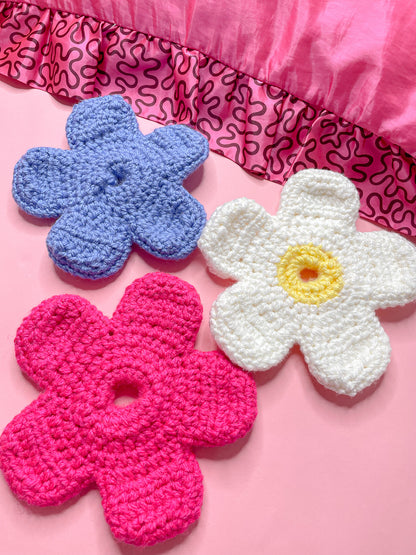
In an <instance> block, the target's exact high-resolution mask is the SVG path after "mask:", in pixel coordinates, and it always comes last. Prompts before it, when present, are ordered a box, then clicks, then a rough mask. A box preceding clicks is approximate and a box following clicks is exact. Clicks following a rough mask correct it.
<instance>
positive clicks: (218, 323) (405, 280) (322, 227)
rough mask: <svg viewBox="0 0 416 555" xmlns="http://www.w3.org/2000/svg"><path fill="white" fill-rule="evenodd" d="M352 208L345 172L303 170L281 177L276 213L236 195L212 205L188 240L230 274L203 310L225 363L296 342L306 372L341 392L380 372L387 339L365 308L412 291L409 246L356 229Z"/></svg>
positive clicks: (218, 270)
mask: <svg viewBox="0 0 416 555" xmlns="http://www.w3.org/2000/svg"><path fill="white" fill-rule="evenodd" d="M358 209H359V197H358V192H357V190H356V188H355V186H354V185H353V184H352V183H351V182H350V181H349V180H348V179H347V178H346V177H344V176H343V175H341V174H338V173H335V172H331V171H326V170H315V169H308V170H303V171H300V172H299V173H297V174H295V175H294V176H292V177H291V178H290V179H289V180H288V182H287V184H286V185H285V187H284V189H283V192H282V196H281V201H280V207H279V210H278V212H277V214H276V216H271V215H270V214H268V213H267V212H266V211H265V210H264V209H263V208H262V207H261V206H259V205H258V204H256V203H255V202H254V201H253V200H248V199H246V198H241V199H237V200H234V201H231V202H229V203H227V204H224V205H223V206H221V207H219V208H218V209H217V210H216V211H215V212H214V214H213V215H212V217H211V219H210V220H209V222H208V224H207V226H206V227H205V229H204V231H203V233H202V235H201V238H200V240H199V243H198V244H199V248H200V249H201V251H202V252H203V254H204V255H205V258H206V260H207V262H208V265H209V267H210V269H211V270H212V272H213V273H215V274H217V275H218V276H220V277H224V278H232V279H234V280H237V281H238V283H236V284H234V285H233V286H231V287H230V288H228V289H226V291H225V292H224V293H222V294H221V295H220V296H219V297H218V299H217V300H216V301H215V303H214V305H213V307H212V310H211V316H210V326H211V331H212V333H213V335H214V337H215V339H216V341H217V343H218V345H219V346H220V347H221V349H223V351H224V352H225V353H226V354H227V355H228V356H229V357H230V359H231V360H232V361H233V362H235V363H236V364H238V365H239V366H242V367H243V368H245V369H247V370H267V369H268V368H271V367H272V366H274V365H276V364H277V363H279V362H280V361H281V360H283V358H284V357H285V356H286V355H287V353H288V351H289V349H290V348H291V346H292V345H293V344H294V343H298V344H299V345H300V348H301V350H302V352H303V354H304V356H305V359H306V362H307V364H308V365H309V369H310V371H311V373H312V374H313V375H314V376H315V378H316V379H317V380H318V381H319V382H320V383H321V384H323V385H324V386H326V387H327V388H329V389H332V390H334V391H336V392H338V393H342V394H346V395H350V396H354V395H356V394H357V393H358V392H359V391H361V390H362V389H364V388H365V387H367V386H369V385H370V384H371V383H373V382H374V381H375V380H377V379H378V378H379V377H380V376H381V375H382V374H383V372H384V370H385V369H386V367H387V365H388V363H389V361H390V344H389V340H388V337H387V335H386V333H385V332H384V330H383V328H382V327H381V325H380V322H379V321H378V318H377V317H376V314H375V310H376V309H377V308H385V307H391V306H396V305H402V304H405V303H408V302H410V301H412V300H414V299H415V298H416V249H415V247H414V246H413V245H412V244H411V243H410V242H408V241H406V240H405V239H403V238H402V237H400V236H398V235H396V234H394V233H390V232H387V231H375V232H369V233H360V232H358V231H357V230H356V228H355V222H356V219H357V217H358Z"/></svg>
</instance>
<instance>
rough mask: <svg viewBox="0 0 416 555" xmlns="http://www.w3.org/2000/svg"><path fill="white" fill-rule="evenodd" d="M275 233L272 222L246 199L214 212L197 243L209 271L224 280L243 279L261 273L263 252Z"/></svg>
mask: <svg viewBox="0 0 416 555" xmlns="http://www.w3.org/2000/svg"><path fill="white" fill-rule="evenodd" d="M273 233H274V229H273V218H272V216H270V214H268V213H267V212H266V211H265V210H264V208H263V207H262V206H260V205H259V204H257V203H256V202H254V200H249V199H247V198H239V199H236V200H233V201H231V202H228V203H226V204H224V205H222V206H220V207H219V208H217V210H215V212H214V213H213V215H212V216H211V218H210V220H209V222H208V223H207V225H206V226H205V229H204V231H203V233H202V235H201V237H200V239H199V241H198V247H199V248H200V250H201V251H202V253H203V255H204V256H205V258H206V261H207V264H208V266H209V268H210V270H211V271H212V272H213V273H215V274H216V275H218V276H220V277H224V278H234V279H242V278H244V277H246V276H247V273H250V272H253V271H256V268H258V269H259V270H260V271H261V269H262V259H263V257H264V255H263V256H262V249H263V246H266V245H269V244H270V240H271V236H272V235H273Z"/></svg>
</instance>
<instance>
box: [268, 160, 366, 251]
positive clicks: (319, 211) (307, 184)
mask: <svg viewBox="0 0 416 555" xmlns="http://www.w3.org/2000/svg"><path fill="white" fill-rule="evenodd" d="M359 207H360V201H359V196H358V192H357V189H356V188H355V186H354V184H353V183H352V182H351V181H350V180H349V179H347V178H346V177H345V176H344V175H342V174H340V173H336V172H332V171H328V170H314V169H308V170H302V171H300V172H298V173H296V174H294V175H293V176H292V177H290V179H288V181H287V183H286V185H285V186H284V188H283V191H282V196H281V199H280V206H279V210H278V213H277V215H276V216H275V218H276V220H277V227H278V229H279V232H281V233H282V234H283V235H284V237H285V238H286V239H288V240H289V241H290V242H291V244H296V243H298V244H305V243H310V242H311V243H313V244H315V245H316V246H318V245H320V244H322V241H323V240H325V239H326V240H328V241H329V243H331V242H333V243H334V244H337V242H338V241H339V240H342V237H345V236H349V235H350V234H351V233H353V232H354V230H355V221H356V219H357V217H358V210H359Z"/></svg>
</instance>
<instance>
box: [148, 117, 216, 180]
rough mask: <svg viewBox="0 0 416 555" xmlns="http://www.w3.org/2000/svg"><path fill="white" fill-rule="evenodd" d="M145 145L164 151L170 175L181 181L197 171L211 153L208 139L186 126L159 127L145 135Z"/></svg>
mask: <svg viewBox="0 0 416 555" xmlns="http://www.w3.org/2000/svg"><path fill="white" fill-rule="evenodd" d="M145 143H147V144H148V145H149V147H150V148H151V147H152V146H156V147H157V148H158V149H159V150H160V149H162V150H163V151H164V153H165V157H166V158H167V169H168V172H169V174H170V175H172V176H173V175H174V176H176V177H177V178H178V179H180V180H181V181H183V180H184V179H185V178H186V177H188V175H190V174H191V173H192V172H193V171H195V170H196V168H197V167H198V166H200V165H201V164H202V162H203V161H204V160H205V159H206V158H207V156H208V153H209V145H208V141H207V139H206V138H205V137H204V136H203V135H201V133H198V131H194V130H193V129H191V128H190V127H186V125H168V126H167V127H159V128H158V129H155V130H154V131H153V132H152V133H150V134H149V135H145Z"/></svg>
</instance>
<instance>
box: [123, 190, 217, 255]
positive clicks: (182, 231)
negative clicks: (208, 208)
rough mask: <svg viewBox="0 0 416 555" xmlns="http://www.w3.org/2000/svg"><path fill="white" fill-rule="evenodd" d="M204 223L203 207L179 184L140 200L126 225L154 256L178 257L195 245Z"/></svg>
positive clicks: (138, 242)
mask: <svg viewBox="0 0 416 555" xmlns="http://www.w3.org/2000/svg"><path fill="white" fill-rule="evenodd" d="M205 223H206V214H205V210H204V207H203V206H202V205H201V204H200V203H199V202H198V201H197V200H196V199H194V198H193V197H192V196H191V195H190V194H189V193H188V192H187V191H185V189H183V188H182V187H181V188H178V189H176V190H175V189H173V188H172V189H171V190H170V191H169V192H168V194H161V195H159V196H158V197H157V198H156V199H155V200H153V201H152V202H149V203H145V204H143V206H142V209H141V210H140V212H139V214H137V217H136V218H134V219H133V218H132V219H131V223H130V226H131V230H132V234H133V241H134V242H135V243H137V245H139V246H140V247H142V248H143V249H145V250H146V251H148V252H150V253H151V254H153V255H154V256H157V257H158V258H164V259H166V260H180V259H182V258H185V257H186V256H188V255H189V254H190V253H191V252H192V251H193V250H194V249H195V248H196V244H197V241H198V239H199V236H200V235H201V233H202V230H203V228H204V226H205Z"/></svg>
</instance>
